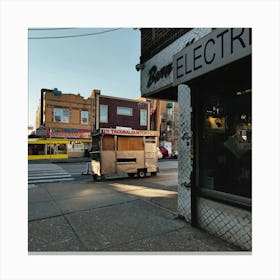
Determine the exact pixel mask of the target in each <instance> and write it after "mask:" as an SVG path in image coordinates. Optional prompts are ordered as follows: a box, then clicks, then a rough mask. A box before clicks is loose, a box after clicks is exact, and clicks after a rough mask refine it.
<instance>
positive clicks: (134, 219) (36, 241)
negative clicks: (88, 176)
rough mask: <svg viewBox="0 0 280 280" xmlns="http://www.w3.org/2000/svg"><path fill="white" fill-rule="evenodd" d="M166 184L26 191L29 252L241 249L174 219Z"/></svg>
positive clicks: (172, 192) (72, 185) (88, 184)
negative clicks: (27, 199) (27, 197)
mask: <svg viewBox="0 0 280 280" xmlns="http://www.w3.org/2000/svg"><path fill="white" fill-rule="evenodd" d="M165 183H166V182H162V183H158V182H157V181H156V180H155V181H152V182H150V181H149V182H148V181H147V180H137V179H130V180H127V179H126V180H110V181H109V180H108V181H105V182H93V181H92V180H88V181H81V182H77V181H74V182H68V183H52V184H42V185H40V186H38V187H35V188H31V189H29V190H28V195H29V209H28V210H29V212H28V216H29V217H28V220H29V223H28V227H29V229H28V248H29V252H70V253H71V252H72V253H73V252H93V253H96V252H98V253H101V252H118V253H125V252H145V253H147V252H169V253H176V252H181V253H182V252H193V253H194V252H220V253H221V252H228V253H231V252H233V251H235V252H236V251H240V249H238V248H236V247H234V246H232V245H229V244H227V243H225V242H224V241H222V240H220V239H218V238H215V237H213V236H211V235H209V234H207V233H206V232H204V231H202V230H199V229H196V228H193V227H191V226H190V225H189V224H188V223H186V222H185V221H184V220H181V219H178V218H177V191H176V189H175V186H166V185H167V184H165Z"/></svg>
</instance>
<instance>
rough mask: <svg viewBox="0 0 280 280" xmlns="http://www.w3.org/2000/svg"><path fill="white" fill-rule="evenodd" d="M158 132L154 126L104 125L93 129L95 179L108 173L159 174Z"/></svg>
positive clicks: (140, 175) (131, 174)
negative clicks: (104, 126)
mask: <svg viewBox="0 0 280 280" xmlns="http://www.w3.org/2000/svg"><path fill="white" fill-rule="evenodd" d="M157 139H158V132H157V131H150V130H132V129H111V128H101V129H99V130H98V131H96V132H93V133H92V152H91V158H92V160H91V165H92V175H93V179H94V180H97V178H98V176H99V177H101V178H104V175H106V174H124V173H126V174H128V175H129V176H130V177H134V176H135V175H137V176H138V177H139V178H143V177H145V176H146V174H147V173H151V175H157V171H158V155H157Z"/></svg>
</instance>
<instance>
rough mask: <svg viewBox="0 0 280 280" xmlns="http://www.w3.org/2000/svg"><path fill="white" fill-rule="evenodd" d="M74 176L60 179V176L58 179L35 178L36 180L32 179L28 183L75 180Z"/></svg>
mask: <svg viewBox="0 0 280 280" xmlns="http://www.w3.org/2000/svg"><path fill="white" fill-rule="evenodd" d="M73 180H74V178H64V179H63V180H59V178H57V179H50V180H47V179H44V180H34V181H30V182H28V184H38V183H51V182H60V181H73Z"/></svg>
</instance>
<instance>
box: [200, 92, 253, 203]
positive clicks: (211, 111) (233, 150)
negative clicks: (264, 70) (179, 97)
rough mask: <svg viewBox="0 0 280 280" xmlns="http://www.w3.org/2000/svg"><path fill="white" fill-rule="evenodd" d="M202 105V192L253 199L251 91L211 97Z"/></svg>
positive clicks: (206, 98) (205, 98) (203, 101)
mask: <svg viewBox="0 0 280 280" xmlns="http://www.w3.org/2000/svg"><path fill="white" fill-rule="evenodd" d="M200 102H201V105H202V106H201V110H202V112H201V116H202V119H201V135H200V141H199V142H200V143H199V146H200V147H199V151H200V152H199V154H200V161H199V170H200V176H199V186H200V188H201V189H211V190H215V191H219V192H223V193H228V194H233V195H237V196H242V197H246V198H251V194H252V178H251V177H252V108H251V107H252V106H251V103H252V93H251V90H250V89H248V90H244V91H239V92H234V93H226V94H220V95H214V94H212V95H211V96H208V97H205V96H204V98H203V100H201V101H200Z"/></svg>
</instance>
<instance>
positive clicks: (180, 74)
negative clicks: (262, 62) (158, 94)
mask: <svg viewBox="0 0 280 280" xmlns="http://www.w3.org/2000/svg"><path fill="white" fill-rule="evenodd" d="M251 53H252V29H251V28H217V29H215V30H214V31H213V32H211V33H209V34H208V35H206V36H205V37H203V38H201V39H200V40H198V41H197V42H195V43H193V44H191V45H189V46H188V47H186V48H185V49H183V50H181V51H180V52H179V53H177V54H176V55H174V57H173V86H177V85H178V84H181V83H185V82H187V81H190V80H192V79H194V78H196V77H199V76H201V75H203V74H205V73H207V72H210V71H213V70H215V69H217V68H219V67H222V66H224V65H227V64H229V63H231V62H233V61H236V60H238V59H241V58H243V57H245V56H248V55H250V54H251Z"/></svg>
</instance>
